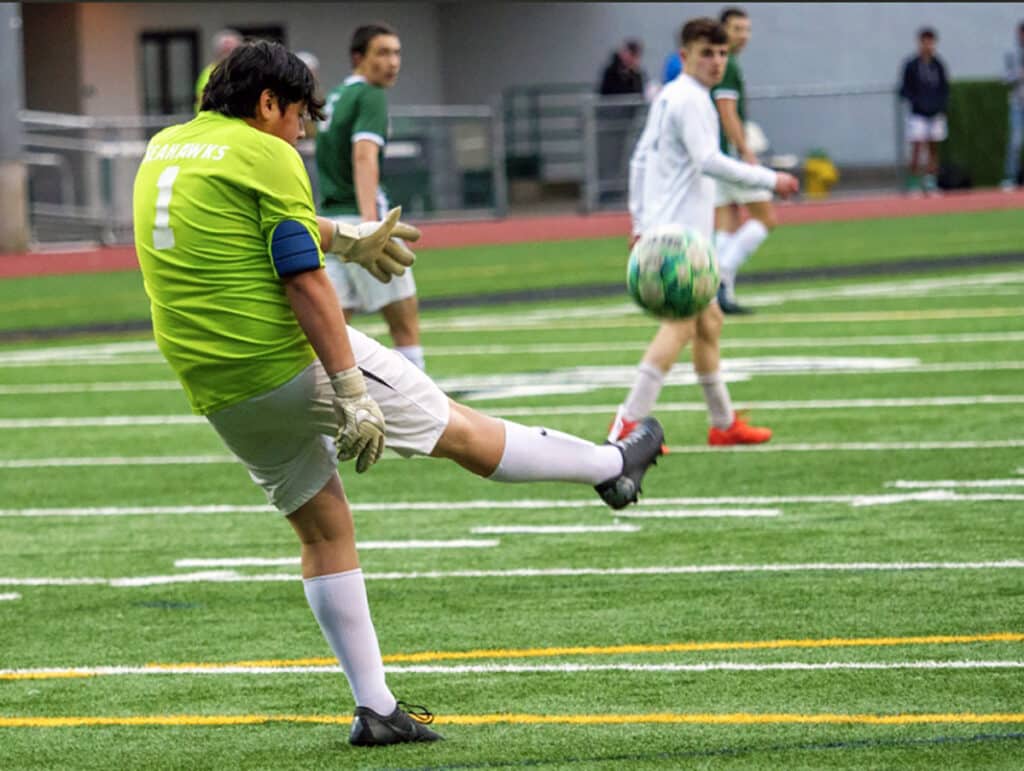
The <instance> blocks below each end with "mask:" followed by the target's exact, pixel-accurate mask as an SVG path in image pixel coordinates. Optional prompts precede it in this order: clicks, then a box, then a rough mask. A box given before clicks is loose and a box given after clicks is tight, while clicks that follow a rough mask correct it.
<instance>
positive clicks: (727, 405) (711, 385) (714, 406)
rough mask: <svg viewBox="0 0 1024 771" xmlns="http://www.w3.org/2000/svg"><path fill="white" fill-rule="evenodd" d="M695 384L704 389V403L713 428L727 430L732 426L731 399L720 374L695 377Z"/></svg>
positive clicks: (712, 373) (713, 373)
mask: <svg viewBox="0 0 1024 771" xmlns="http://www.w3.org/2000/svg"><path fill="white" fill-rule="evenodd" d="M697 382H698V383H700V387H701V388H703V389H704V401H705V402H707V405H708V418H709V419H710V420H711V425H713V426H714V427H715V428H728V427H729V426H731V425H732V420H733V411H732V399H730V398H729V389H728V388H727V387H726V385H725V381H724V380H722V373H721V372H720V371H719V372H711V373H708V374H706V375H697Z"/></svg>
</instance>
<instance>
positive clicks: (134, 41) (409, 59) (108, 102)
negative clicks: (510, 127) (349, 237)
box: [26, 3, 443, 115]
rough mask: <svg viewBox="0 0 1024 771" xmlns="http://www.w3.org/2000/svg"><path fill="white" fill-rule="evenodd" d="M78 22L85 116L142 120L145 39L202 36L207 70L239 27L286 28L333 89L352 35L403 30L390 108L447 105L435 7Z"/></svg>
mask: <svg viewBox="0 0 1024 771" xmlns="http://www.w3.org/2000/svg"><path fill="white" fill-rule="evenodd" d="M79 19H80V30H81V34H80V46H81V54H80V61H81V80H82V91H83V94H84V97H83V99H82V112H83V113H85V114H87V115H131V114H135V113H138V112H140V110H141V106H142V85H141V82H140V69H141V63H140V51H139V34H140V33H141V32H143V31H160V30H174V29H196V30H198V32H199V38H200V41H201V45H202V47H203V48H202V50H201V51H200V62H201V64H200V66H202V64H205V63H206V62H207V61H209V59H210V58H211V56H212V52H211V50H210V44H211V38H212V37H213V35H214V34H215V33H216V32H217V31H218V30H219V29H221V28H223V27H226V26H233V25H237V26H261V25H271V24H278V25H280V26H281V27H283V28H284V30H285V35H286V40H287V43H288V45H289V46H290V47H291V48H292V49H293V50H300V49H305V50H309V51H312V52H313V53H314V54H316V55H317V57H318V58H319V59H320V66H321V78H322V80H323V81H324V84H325V86H328V87H329V86H331V85H333V84H334V83H335V82H337V81H340V80H341V79H342V78H343V77H344V76H346V75H347V74H348V73H349V69H350V68H349V56H348V41H349V39H350V37H351V35H352V31H353V30H354V29H355V28H356V27H357V26H359V25H360V24H364V23H366V22H369V21H374V20H385V21H387V22H389V23H391V24H392V25H393V26H395V27H397V28H398V31H399V34H400V36H401V39H402V48H403V57H404V67H403V71H402V74H401V76H400V77H399V81H398V84H397V85H396V86H395V88H394V90H393V91H392V94H391V96H392V103H393V104H436V103H439V102H441V101H442V99H443V89H442V87H441V61H440V59H441V46H440V44H439V40H440V29H439V24H438V18H437V8H436V6H435V5H433V4H429V3H336V4H316V3H281V4H271V3H82V4H80V5H79ZM26 65H27V67H35V66H38V63H37V62H35V61H27V62H26Z"/></svg>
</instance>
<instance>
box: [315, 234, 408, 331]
mask: <svg viewBox="0 0 1024 771" xmlns="http://www.w3.org/2000/svg"><path fill="white" fill-rule="evenodd" d="M331 219H332V220H334V221H335V222H341V223H343V224H354V225H358V224H359V223H360V222H361V221H362V220H360V219H359V217H332V218H331ZM325 267H326V270H327V277H328V278H330V279H331V283H332V284H334V291H335V292H337V293H338V301H339V302H340V303H341V307H342V308H344V309H345V310H347V311H357V312H363V313H372V312H374V311H379V310H380V309H381V308H383V307H384V306H385V305H391V303H394V302H398V301H399V300H405V299H407V298H409V297H415V296H416V281H415V279H413V277H412V269H411V268H409V269H407V270H406V271H405V273H404V274H403V275H401V276H394V277H393V278H392V279H391V280H390V281H389V282H388V283H386V284H382V283H381V282H380V281H378V280H377V279H375V278H374V277H373V276H371V275H370V274H369V273H368V272H367V271H366V270H364V269H363V268H361V267H359V266H358V265H355V264H353V263H350V262H342V261H341V260H339V259H338V258H337V257H335V256H333V255H325Z"/></svg>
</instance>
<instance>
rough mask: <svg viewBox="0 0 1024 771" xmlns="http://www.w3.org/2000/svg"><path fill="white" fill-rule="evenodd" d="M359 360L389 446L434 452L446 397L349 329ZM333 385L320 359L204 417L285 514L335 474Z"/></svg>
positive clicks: (410, 366) (443, 421)
mask: <svg viewBox="0 0 1024 771" xmlns="http://www.w3.org/2000/svg"><path fill="white" fill-rule="evenodd" d="M348 337H349V340H350V341H351V343H352V351H353V353H354V354H355V357H356V364H357V365H358V366H359V368H360V369H361V370H362V371H363V376H364V377H365V378H366V387H367V390H368V391H369V393H370V396H371V397H373V400H374V401H375V402H377V404H378V405H379V406H380V409H381V412H383V413H384V422H385V423H386V428H385V444H386V446H387V447H389V448H391V449H392V450H394V451H395V452H397V453H399V454H400V455H403V456H405V457H409V456H411V455H429V454H430V452H431V451H432V450H433V449H434V447H435V445H436V444H437V440H438V439H440V438H441V434H442V433H444V430H445V428H446V427H447V426H448V414H449V413H448V409H449V407H448V397H447V396H445V395H444V392H442V391H441V389H440V388H438V387H437V385H436V384H435V383H434V381H433V380H431V379H430V378H429V377H427V376H426V375H425V374H424V373H423V372H422V371H421V370H420V369H419V368H417V367H416V366H415V365H413V364H411V363H410V362H409V361H408V360H407V359H406V358H405V357H404V356H402V355H401V354H398V353H395V352H394V351H392V350H391V349H389V348H385V347H384V346H383V345H381V344H380V343H378V342H377V341H376V340H374V339H372V338H370V337H367V336H366V335H364V334H363V333H362V332H359V331H358V330H355V329H352V328H351V327H349V329H348ZM333 398H334V389H333V388H332V387H331V383H330V381H329V380H328V377H327V373H326V371H324V368H323V365H322V364H321V363H320V362H319V361H314V362H313V363H312V364H310V365H309V366H308V367H306V369H304V370H303V371H302V372H300V373H299V374H298V375H296V376H295V377H294V378H292V379H291V380H289V381H288V382H287V383H285V384H284V385H282V386H279V387H278V388H275V389H274V390H273V391H268V392H267V393H265V394H261V395H259V396H256V397H254V398H252V399H248V400H246V401H244V402H241V403H240V404H235V405H232V406H231V407H227V408H226V409H223V410H219V411H218V412H215V413H213V414H211V415H207V420H208V421H209V422H210V424H211V425H212V426H213V427H214V429H215V430H216V431H217V433H218V434H220V437H221V439H223V440H224V443H225V444H226V445H227V446H228V449H230V450H231V451H232V452H233V453H234V454H235V455H236V456H237V457H238V459H239V460H241V461H242V463H244V464H245V466H246V468H247V469H248V470H249V476H250V477H252V480H253V481H254V482H255V483H256V484H258V485H259V486H260V487H262V488H263V491H264V492H265V493H266V495H267V499H268V500H269V501H270V503H271V504H273V505H274V506H275V507H276V508H277V509H278V510H279V511H280V512H281V513H282V514H291V513H292V512H293V511H295V510H296V509H298V508H299V507H300V506H301V505H302V504H304V503H305V502H306V501H308V500H309V499H310V498H312V497H313V496H314V495H315V494H316V493H317V492H319V491H320V490H321V489H323V487H324V485H325V484H327V482H328V480H329V479H330V478H331V475H332V474H335V473H337V465H338V464H337V460H336V459H335V450H334V436H335V434H336V433H337V431H338V421H337V418H336V417H335V414H334V407H333Z"/></svg>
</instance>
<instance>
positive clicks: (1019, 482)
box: [885, 478, 1024, 490]
mask: <svg viewBox="0 0 1024 771" xmlns="http://www.w3.org/2000/svg"><path fill="white" fill-rule="evenodd" d="M885 486H886V487H896V488H902V489H905V490H914V489H919V488H923V489H926V490H933V489H938V488H952V487H973V488H978V487H1024V479H1016V478H1015V479H933V480H931V481H929V480H926V479H923V480H911V479H897V480H896V481H894V482H886V483H885Z"/></svg>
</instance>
